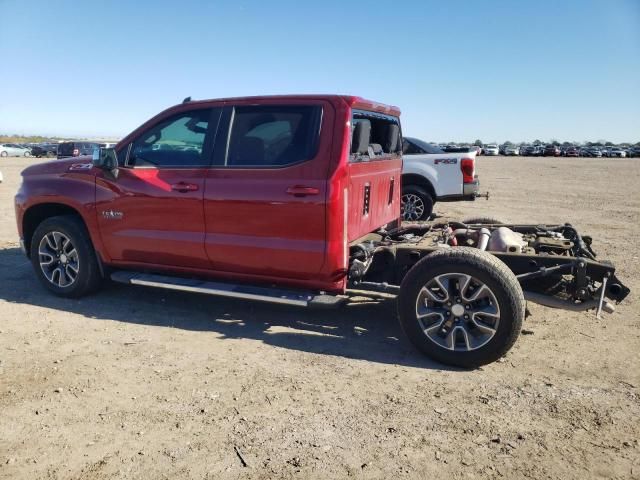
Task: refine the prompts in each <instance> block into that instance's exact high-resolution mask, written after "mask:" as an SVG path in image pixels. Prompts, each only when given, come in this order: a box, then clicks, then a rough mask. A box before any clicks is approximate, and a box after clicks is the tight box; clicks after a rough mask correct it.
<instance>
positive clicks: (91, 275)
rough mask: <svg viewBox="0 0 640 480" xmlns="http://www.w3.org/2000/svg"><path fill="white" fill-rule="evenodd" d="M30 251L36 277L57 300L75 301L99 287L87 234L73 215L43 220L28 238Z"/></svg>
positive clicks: (93, 251)
mask: <svg viewBox="0 0 640 480" xmlns="http://www.w3.org/2000/svg"><path fill="white" fill-rule="evenodd" d="M30 251H31V263H32V265H33V268H34V270H35V271H36V275H37V276H38V278H39V279H40V281H41V282H42V284H43V285H44V286H45V287H46V288H47V289H48V290H49V291H51V292H53V293H54V294H56V295H58V296H61V297H69V298H78V297H81V296H83V295H86V294H88V293H90V292H92V291H94V290H96V289H97V288H98V286H99V285H100V283H101V280H102V277H101V275H100V268H99V266H98V261H97V258H96V253H95V250H94V248H93V245H92V243H91V239H90V237H89V233H88V232H87V229H86V227H85V226H84V223H82V220H80V219H79V218H78V217H76V216H75V215H61V216H57V217H51V218H47V219H46V220H44V221H43V222H42V223H41V224H40V225H38V227H37V228H36V231H35V232H34V234H33V237H32V238H31V249H30Z"/></svg>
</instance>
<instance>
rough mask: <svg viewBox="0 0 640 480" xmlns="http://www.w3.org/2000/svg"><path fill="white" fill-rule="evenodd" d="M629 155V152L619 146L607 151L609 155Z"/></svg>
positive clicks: (618, 156) (622, 156)
mask: <svg viewBox="0 0 640 480" xmlns="http://www.w3.org/2000/svg"><path fill="white" fill-rule="evenodd" d="M626 156H627V152H625V151H624V150H622V149H621V148H618V147H611V148H610V149H609V151H608V152H607V157H616V158H624V157H626Z"/></svg>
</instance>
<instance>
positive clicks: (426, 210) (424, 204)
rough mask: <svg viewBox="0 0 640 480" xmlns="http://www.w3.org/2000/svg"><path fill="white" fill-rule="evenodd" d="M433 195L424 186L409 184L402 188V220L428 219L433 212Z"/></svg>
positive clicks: (416, 220)
mask: <svg viewBox="0 0 640 480" xmlns="http://www.w3.org/2000/svg"><path fill="white" fill-rule="evenodd" d="M434 203H435V202H434V199H433V197H432V196H431V195H430V194H429V193H428V192H427V191H426V190H425V189H424V188H422V187H418V186H417V185H407V186H406V187H403V188H402V197H401V199H400V208H401V211H402V220H404V221H406V222H418V221H421V220H428V219H429V217H431V214H432V213H433V204H434Z"/></svg>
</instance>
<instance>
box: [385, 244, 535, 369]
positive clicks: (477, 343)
mask: <svg viewBox="0 0 640 480" xmlns="http://www.w3.org/2000/svg"><path fill="white" fill-rule="evenodd" d="M524 315H525V300H524V295H523V293H522V289H521V288H520V284H519V283H518V280H517V278H516V277H515V275H514V274H513V272H511V270H509V268H508V267H507V266H506V265H505V264H504V263H503V262H502V261H500V260H499V259H498V258H496V257H494V256H493V255H491V254H490V253H487V252H483V251H480V250H477V249H474V248H468V247H456V248H451V249H442V250H438V251H436V252H434V253H432V254H430V255H428V256H427V257H425V258H423V259H422V260H420V261H419V262H418V263H416V264H415V265H414V266H413V268H411V270H409V273H407V275H406V276H405V278H404V280H403V281H402V285H401V287H400V295H399V296H398V316H399V319H400V325H401V326H402V329H403V330H404V332H405V333H406V335H407V337H408V338H409V340H410V341H411V343H413V344H414V345H415V346H416V347H417V348H418V349H419V350H421V351H422V352H423V353H425V354H426V355H427V356H428V357H430V358H432V359H433V360H436V361H438V362H441V363H444V364H447V365H454V366H457V367H464V368H475V367H479V366H481V365H485V364H487V363H491V362H493V361H495V360H497V359H498V358H500V357H502V356H503V355H504V354H505V353H507V351H509V349H510V348H511V347H512V346H513V344H514V343H515V341H516V339H517V338H518V335H519V334H520V329H521V328H522V322H523V321H524Z"/></svg>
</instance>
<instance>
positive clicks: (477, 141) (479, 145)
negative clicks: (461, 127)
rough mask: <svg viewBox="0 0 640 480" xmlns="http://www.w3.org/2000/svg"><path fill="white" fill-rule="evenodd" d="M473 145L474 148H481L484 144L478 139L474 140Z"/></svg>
mask: <svg viewBox="0 0 640 480" xmlns="http://www.w3.org/2000/svg"><path fill="white" fill-rule="evenodd" d="M473 144H474V145H475V146H476V147H482V146H483V145H484V144H483V143H482V140H480V139H478V140H476V141H475V142H473Z"/></svg>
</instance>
